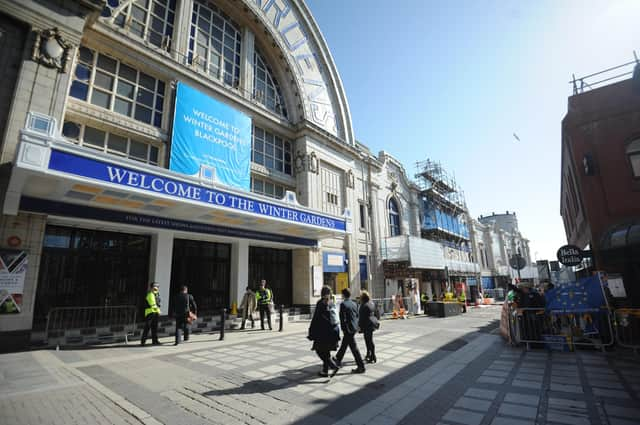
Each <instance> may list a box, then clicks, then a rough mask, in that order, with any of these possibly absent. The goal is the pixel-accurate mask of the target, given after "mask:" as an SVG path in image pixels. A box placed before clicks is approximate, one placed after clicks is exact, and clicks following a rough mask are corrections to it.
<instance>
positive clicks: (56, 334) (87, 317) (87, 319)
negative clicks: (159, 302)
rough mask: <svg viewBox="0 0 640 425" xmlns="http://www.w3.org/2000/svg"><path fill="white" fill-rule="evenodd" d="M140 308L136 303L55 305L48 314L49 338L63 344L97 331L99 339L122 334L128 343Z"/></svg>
mask: <svg viewBox="0 0 640 425" xmlns="http://www.w3.org/2000/svg"><path fill="white" fill-rule="evenodd" d="M136 312H137V307H136V306H133V305H123V306H106V307H55V308H52V309H51V310H50V311H49V313H48V314H47V327H46V330H45V333H46V336H45V338H46V342H47V344H51V342H52V341H53V340H55V342H56V348H59V347H60V345H61V343H65V342H67V341H68V340H69V339H73V338H74V337H78V336H80V335H86V336H91V335H94V336H95V339H97V340H98V341H100V340H101V339H104V340H107V341H113V339H114V337H118V336H120V337H124V341H125V343H128V342H129V340H128V338H129V336H131V335H133V333H134V331H135V329H136ZM74 333H77V336H76V335H74Z"/></svg>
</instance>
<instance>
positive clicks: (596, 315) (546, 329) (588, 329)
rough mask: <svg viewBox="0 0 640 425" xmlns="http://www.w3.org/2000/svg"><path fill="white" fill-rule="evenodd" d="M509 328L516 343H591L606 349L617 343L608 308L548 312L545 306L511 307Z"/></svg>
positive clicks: (554, 345)
mask: <svg viewBox="0 0 640 425" xmlns="http://www.w3.org/2000/svg"><path fill="white" fill-rule="evenodd" d="M510 309H511V311H510V314H509V316H510V326H509V327H510V331H511V332H512V340H513V341H515V342H516V343H517V344H525V346H526V348H527V349H529V348H531V346H547V347H549V348H555V349H560V350H573V347H574V346H589V347H594V348H597V349H601V350H604V349H605V347H608V346H611V345H613V343H614V336H613V327H612V326H611V316H610V314H609V310H608V309H603V310H597V311H589V312H547V311H546V310H545V309H544V308H515V309H514V308H513V307H512V306H510Z"/></svg>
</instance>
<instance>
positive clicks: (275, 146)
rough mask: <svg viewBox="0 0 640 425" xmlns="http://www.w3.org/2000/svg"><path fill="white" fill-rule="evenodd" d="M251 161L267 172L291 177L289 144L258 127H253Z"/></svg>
mask: <svg viewBox="0 0 640 425" xmlns="http://www.w3.org/2000/svg"><path fill="white" fill-rule="evenodd" d="M251 151H252V155H251V157H252V160H253V162H255V163H256V164H260V165H264V166H265V167H267V168H268V169H269V170H274V171H279V172H281V173H284V174H288V175H292V167H291V142H289V141H288V140H285V139H283V138H281V137H279V136H276V135H274V134H272V133H270V132H268V131H267V130H264V129H262V128H260V127H253V147H252V150H251Z"/></svg>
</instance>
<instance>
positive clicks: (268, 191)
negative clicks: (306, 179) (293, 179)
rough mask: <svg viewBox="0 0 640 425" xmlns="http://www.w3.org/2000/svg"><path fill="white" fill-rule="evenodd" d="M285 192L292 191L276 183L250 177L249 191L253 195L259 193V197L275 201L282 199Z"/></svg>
mask: <svg viewBox="0 0 640 425" xmlns="http://www.w3.org/2000/svg"><path fill="white" fill-rule="evenodd" d="M287 190H291V191H293V189H291V188H288V187H285V186H282V185H279V184H277V183H273V182H270V181H268V180H263V179H260V178H258V177H251V191H252V192H253V193H259V194H260V195H265V196H269V197H271V198H275V199H282V198H284V193H285V191H287Z"/></svg>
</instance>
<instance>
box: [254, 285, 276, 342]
mask: <svg viewBox="0 0 640 425" xmlns="http://www.w3.org/2000/svg"><path fill="white" fill-rule="evenodd" d="M266 286H267V281H266V280H264V279H262V280H261V281H260V289H258V292H256V300H257V302H258V310H260V328H261V329H262V330H264V317H265V316H267V324H268V325H269V330H272V328H271V304H272V303H273V293H272V292H271V289H269V288H267V287H266Z"/></svg>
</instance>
